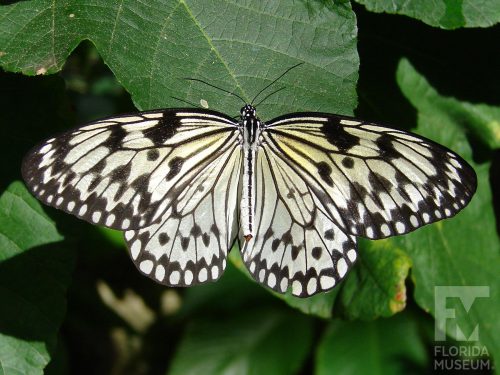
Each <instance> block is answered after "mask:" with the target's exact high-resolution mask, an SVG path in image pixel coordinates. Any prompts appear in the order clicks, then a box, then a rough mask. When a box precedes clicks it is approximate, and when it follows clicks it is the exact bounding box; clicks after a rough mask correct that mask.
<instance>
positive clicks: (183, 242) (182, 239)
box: [181, 237, 190, 251]
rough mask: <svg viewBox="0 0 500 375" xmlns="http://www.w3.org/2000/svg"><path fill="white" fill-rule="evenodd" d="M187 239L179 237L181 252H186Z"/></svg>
mask: <svg viewBox="0 0 500 375" xmlns="http://www.w3.org/2000/svg"><path fill="white" fill-rule="evenodd" d="M189 240H190V238H189V237H181V247H182V250H184V251H186V250H187V249H188V247H189Z"/></svg>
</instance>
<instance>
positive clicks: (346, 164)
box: [342, 156, 354, 169]
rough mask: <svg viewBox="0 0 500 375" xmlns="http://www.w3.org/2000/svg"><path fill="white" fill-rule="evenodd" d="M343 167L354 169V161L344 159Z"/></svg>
mask: <svg viewBox="0 0 500 375" xmlns="http://www.w3.org/2000/svg"><path fill="white" fill-rule="evenodd" d="M342 165H343V166H344V167H346V168H349V169H351V168H353V167H354V159H353V158H351V157H349V156H346V157H345V158H344V159H342Z"/></svg>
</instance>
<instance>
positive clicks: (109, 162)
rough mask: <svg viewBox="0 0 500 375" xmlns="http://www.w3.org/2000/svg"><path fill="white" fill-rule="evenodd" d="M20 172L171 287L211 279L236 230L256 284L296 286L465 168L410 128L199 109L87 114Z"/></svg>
mask: <svg viewBox="0 0 500 375" xmlns="http://www.w3.org/2000/svg"><path fill="white" fill-rule="evenodd" d="M22 174H23V177H24V180H25V181H26V183H27V185H28V187H29V188H30V190H31V191H32V192H33V194H34V195H36V196H37V197H38V199H40V200H41V201H42V202H44V203H46V204H48V205H51V206H54V207H56V208H59V209H61V210H64V211H66V212H69V213H71V214H73V215H76V216H78V217H80V218H82V219H84V220H86V221H89V222H91V223H94V224H99V225H104V226H106V227H109V228H113V229H119V230H123V231H125V239H126V242H127V245H128V248H129V250H130V255H131V257H132V259H133V261H134V263H135V264H136V266H137V267H138V268H139V270H140V271H141V272H142V273H144V274H146V275H147V276H149V277H150V278H152V279H154V280H155V281H157V282H159V283H162V284H165V285H170V286H189V285H194V284H200V283H205V282H208V281H213V280H216V279H218V278H219V277H220V276H221V274H222V273H223V271H224V269H225V267H226V258H227V254H228V251H229V250H230V249H231V247H232V246H233V244H234V242H235V241H236V240H238V242H239V245H240V249H241V253H242V257H243V260H244V263H245V265H246V266H247V268H248V270H249V271H250V273H251V274H252V276H253V277H254V278H255V280H257V281H258V282H259V283H261V284H263V285H266V286H268V287H270V288H271V289H273V290H275V291H277V292H280V293H284V292H286V291H288V290H290V289H291V292H292V293H293V294H294V295H296V296H300V297H308V296H311V295H313V294H316V293H318V292H321V291H327V290H329V289H331V288H333V287H334V286H335V285H337V284H338V283H339V281H340V280H342V279H343V278H344V276H345V275H346V273H347V271H348V270H349V268H350V267H351V266H352V265H353V263H354V262H355V260H356V237H357V236H361V237H366V238H370V239H380V238H385V237H389V236H393V235H399V234H404V233H408V232H411V231H413V230H415V229H417V228H418V227H421V226H423V225H425V224H429V223H432V222H435V221H437V220H440V219H444V218H448V217H451V216H453V215H455V214H456V213H457V212H458V211H460V210H461V209H462V208H463V207H464V206H466V205H467V203H468V202H469V201H470V199H471V198H472V195H473V194H474V192H475V190H476V175H475V173H474V170H473V169H472V168H471V167H470V166H469V165H468V164H467V163H466V162H465V161H464V160H463V159H462V158H461V157H460V156H458V155H457V154H455V153H453V152H452V151H450V150H448V149H446V148H445V147H443V146H440V145H438V144H436V143H434V142H432V141H430V140H427V139H424V138H422V137H420V136H417V135H414V134H410V133H408V132H404V131H401V130H395V129H391V128H387V127H383V126H380V125H377V124H372V123H369V122H364V121H361V120H358V119H355V118H350V117H345V116H339V115H332V114H328V113H316V112H311V113H293V114H288V115H284V116H281V117H278V118H275V119H273V120H271V121H267V122H262V121H260V120H259V118H258V117H257V115H256V112H255V107H254V106H252V105H249V104H247V105H245V106H244V107H243V108H242V109H241V116H240V119H239V120H238V121H237V120H234V119H233V118H232V117H229V116H227V115H225V114H222V113H219V112H215V111H211V110H206V109H162V110H156V111H147V112H139V113H134V114H128V115H122V116H116V117H111V118H107V119H103V120H99V121H96V122H93V123H90V124H88V125H84V126H81V127H79V128H76V129H74V130H71V131H68V132H66V133H64V134H61V135H59V136H57V137H55V138H51V139H48V140H47V141H45V142H42V143H41V144H39V145H38V146H36V147H35V148H34V149H33V150H31V152H30V153H29V154H28V155H27V156H26V158H25V160H24V162H23V166H22Z"/></svg>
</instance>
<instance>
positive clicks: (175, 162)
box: [165, 156, 184, 181]
mask: <svg viewBox="0 0 500 375" xmlns="http://www.w3.org/2000/svg"><path fill="white" fill-rule="evenodd" d="M182 164H184V159H183V158H180V157H178V156H176V157H174V158H172V160H170V161H169V162H168V166H169V168H170V170H169V171H168V173H167V175H166V176H165V179H166V180H167V181H169V180H171V179H173V178H174V177H175V176H177V175H178V174H179V172H180V171H181V169H182Z"/></svg>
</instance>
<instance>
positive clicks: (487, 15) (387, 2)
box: [356, 0, 500, 29]
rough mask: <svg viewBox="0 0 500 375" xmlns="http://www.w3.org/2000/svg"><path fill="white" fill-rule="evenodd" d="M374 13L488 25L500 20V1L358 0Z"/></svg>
mask: <svg viewBox="0 0 500 375" xmlns="http://www.w3.org/2000/svg"><path fill="white" fill-rule="evenodd" d="M356 1H357V2H358V3H360V4H363V5H365V6H366V8H367V9H368V10H370V11H372V12H377V13H382V12H386V13H392V14H401V15H405V16H409V17H412V18H416V19H418V20H421V21H422V22H425V23H426V24H428V25H431V26H436V27H441V28H443V29H456V28H459V27H488V26H492V25H494V24H496V23H498V22H500V2H498V1H491V0H462V1H456V0H438V1H428V0H424V1H422V0H409V1H393V0H356Z"/></svg>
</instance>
